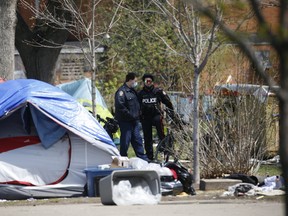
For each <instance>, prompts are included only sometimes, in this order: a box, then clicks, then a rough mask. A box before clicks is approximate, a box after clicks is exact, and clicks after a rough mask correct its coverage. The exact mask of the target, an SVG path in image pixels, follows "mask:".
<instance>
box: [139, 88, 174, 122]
mask: <svg viewBox="0 0 288 216" xmlns="http://www.w3.org/2000/svg"><path fill="white" fill-rule="evenodd" d="M138 97H139V101H140V106H141V114H142V118H143V119H145V118H153V117H154V116H156V115H161V114H162V109H161V103H163V104H165V106H166V107H167V108H168V109H167V111H168V115H173V113H174V112H173V110H174V109H173V105H172V103H171V101H170V98H169V96H168V95H167V94H166V93H165V92H164V91H163V89H161V88H154V86H152V87H151V88H147V87H146V86H144V87H143V89H142V90H141V91H140V92H139V93H138ZM170 117H172V116H170Z"/></svg>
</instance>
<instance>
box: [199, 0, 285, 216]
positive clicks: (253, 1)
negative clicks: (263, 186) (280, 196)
mask: <svg viewBox="0 0 288 216" xmlns="http://www.w3.org/2000/svg"><path fill="white" fill-rule="evenodd" d="M216 2H217V1H216ZM247 2H248V3H249V4H250V7H251V8H252V10H253V11H254V13H255V16H256V21H257V24H258V26H259V33H261V35H258V36H261V37H262V38H264V39H265V40H266V41H267V42H269V43H270V45H271V46H272V48H273V49H274V50H275V52H276V53H277V55H278V57H279V73H280V83H279V88H275V86H276V84H277V82H276V81H275V80H274V79H273V77H271V76H270V75H269V74H268V73H267V71H266V70H265V68H264V67H263V65H262V64H261V62H259V61H258V59H257V57H256V55H255V52H254V50H253V46H251V43H250V41H249V38H248V36H246V37H245V36H243V35H242V36H240V35H239V34H238V33H237V32H234V31H232V30H231V28H229V26H227V25H225V23H223V22H220V21H217V18H216V14H215V13H213V11H211V10H210V9H209V7H207V1H195V3H197V5H198V9H199V10H201V11H202V12H203V13H204V14H205V15H207V16H208V17H209V18H211V19H212V20H214V21H217V22H218V24H219V25H220V28H221V29H222V30H223V32H224V33H225V34H226V35H227V36H228V37H229V38H230V39H231V40H233V41H234V42H236V43H237V45H238V46H239V48H240V49H241V50H242V51H243V52H244V53H245V54H246V55H247V57H248V59H249V60H250V62H251V64H253V66H254V68H255V72H256V73H257V74H258V75H260V76H261V77H262V78H263V79H264V81H265V82H266V83H267V84H269V86H270V87H271V88H272V89H273V90H274V91H275V93H276V96H277V97H278V99H279V111H280V120H279V124H280V126H279V139H280V142H279V152H280V160H281V164H282V169H283V174H284V179H285V192H286V193H285V194H286V195H285V198H286V199H285V203H286V215H287V214H288V181H287V179H288V169H287V168H288V134H287V127H288V113H287V110H288V97H287V95H288V82H287V80H288V59H287V56H288V50H287V45H288V38H287V36H286V34H287V26H288V20H287V14H288V2H287V1H282V0H278V1H273V4H275V5H278V6H279V20H278V25H279V26H278V27H277V29H276V30H275V31H273V30H272V29H270V28H269V23H268V21H267V20H266V19H265V18H264V14H263V13H262V11H261V8H262V7H261V6H262V3H265V2H264V1H263V2H262V1H257V0H248V1H247ZM218 3H219V2H218ZM205 4H206V5H205Z"/></svg>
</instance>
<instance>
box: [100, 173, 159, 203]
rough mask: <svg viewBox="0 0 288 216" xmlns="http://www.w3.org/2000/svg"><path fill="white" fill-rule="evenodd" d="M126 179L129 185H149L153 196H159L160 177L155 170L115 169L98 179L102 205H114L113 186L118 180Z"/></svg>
mask: <svg viewBox="0 0 288 216" xmlns="http://www.w3.org/2000/svg"><path fill="white" fill-rule="evenodd" d="M123 180H128V181H129V182H130V184H131V187H132V188H133V187H136V186H141V187H142V188H144V187H146V186H149V189H150V191H151V193H152V195H153V196H160V197H161V190H160V177H159V175H158V173H157V172H156V171H155V170H117V171H113V172H112V173H111V175H108V176H106V177H104V178H102V179H101V180H100V181H99V191H100V198H101V202H102V204H104V205H115V204H116V203H115V202H114V201H115V200H114V197H113V187H114V185H118V184H119V182H120V181H123Z"/></svg>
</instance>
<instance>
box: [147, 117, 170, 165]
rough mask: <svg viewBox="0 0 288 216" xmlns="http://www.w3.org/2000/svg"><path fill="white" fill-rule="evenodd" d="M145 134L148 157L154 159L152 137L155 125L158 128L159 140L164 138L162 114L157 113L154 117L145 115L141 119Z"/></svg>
mask: <svg viewBox="0 0 288 216" xmlns="http://www.w3.org/2000/svg"><path fill="white" fill-rule="evenodd" d="M141 123H142V129H143V135H144V144H145V151H146V155H147V157H148V159H150V160H153V156H154V153H153V137H152V127H153V126H155V127H156V130H157V135H158V138H159V140H162V139H164V137H165V134H164V126H163V117H162V116H161V115H155V116H153V117H144V119H143V120H142V121H141Z"/></svg>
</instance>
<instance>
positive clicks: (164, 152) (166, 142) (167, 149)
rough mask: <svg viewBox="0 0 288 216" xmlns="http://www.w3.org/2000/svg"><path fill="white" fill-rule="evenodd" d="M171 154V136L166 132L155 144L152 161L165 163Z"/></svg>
mask: <svg viewBox="0 0 288 216" xmlns="http://www.w3.org/2000/svg"><path fill="white" fill-rule="evenodd" d="M171 155H173V136H172V134H168V135H167V136H166V137H164V139H162V140H160V142H159V143H158V145H157V146H156V149H155V154H154V161H156V162H158V163H167V162H168V161H169V157H170V156H171Z"/></svg>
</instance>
